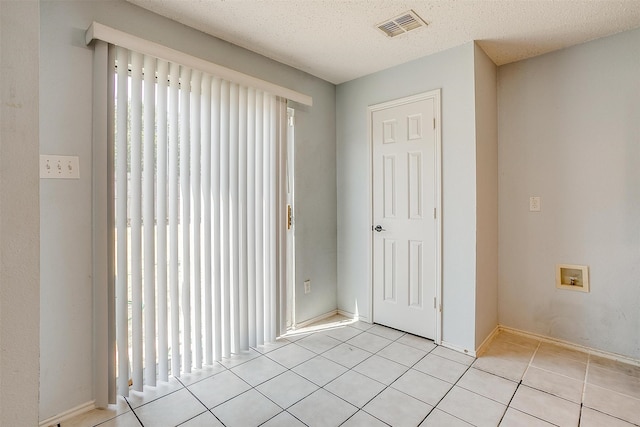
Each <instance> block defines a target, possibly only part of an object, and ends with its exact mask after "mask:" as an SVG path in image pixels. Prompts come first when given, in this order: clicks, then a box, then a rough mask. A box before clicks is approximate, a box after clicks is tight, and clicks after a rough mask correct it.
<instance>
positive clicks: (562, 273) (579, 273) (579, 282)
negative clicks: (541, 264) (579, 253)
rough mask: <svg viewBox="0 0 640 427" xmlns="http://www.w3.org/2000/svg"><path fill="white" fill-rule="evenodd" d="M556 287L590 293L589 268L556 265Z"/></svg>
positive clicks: (584, 266)
mask: <svg viewBox="0 0 640 427" xmlns="http://www.w3.org/2000/svg"><path fill="white" fill-rule="evenodd" d="M556 287H557V288H560V289H569V290H572V291H582V292H589V268H588V267H587V266H586V265H571V264H558V265H556Z"/></svg>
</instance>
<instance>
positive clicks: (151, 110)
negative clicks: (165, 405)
mask: <svg viewBox="0 0 640 427" xmlns="http://www.w3.org/2000/svg"><path fill="white" fill-rule="evenodd" d="M155 77H156V60H155V58H152V57H150V56H145V57H144V86H143V91H144V121H143V125H144V126H143V128H144V145H143V156H144V162H143V164H144V169H143V173H144V175H143V180H142V183H143V188H142V191H143V193H142V199H143V214H142V215H143V221H142V223H143V227H144V282H143V284H144V382H145V384H147V385H150V386H155V385H156V275H155V269H156V244H155V243H156V242H155V236H156V224H155V222H156V221H155V209H154V208H155V144H154V143H155V135H156V124H155V111H156V109H155V103H156V90H155V89H156V78H155Z"/></svg>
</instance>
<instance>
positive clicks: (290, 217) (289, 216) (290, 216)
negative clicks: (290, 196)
mask: <svg viewBox="0 0 640 427" xmlns="http://www.w3.org/2000/svg"><path fill="white" fill-rule="evenodd" d="M292 222H293V210H292V209H291V205H287V230H291V224H292Z"/></svg>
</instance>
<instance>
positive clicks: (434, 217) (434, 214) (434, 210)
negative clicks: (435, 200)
mask: <svg viewBox="0 0 640 427" xmlns="http://www.w3.org/2000/svg"><path fill="white" fill-rule="evenodd" d="M436 218H437V216H436V208H433V219H436Z"/></svg>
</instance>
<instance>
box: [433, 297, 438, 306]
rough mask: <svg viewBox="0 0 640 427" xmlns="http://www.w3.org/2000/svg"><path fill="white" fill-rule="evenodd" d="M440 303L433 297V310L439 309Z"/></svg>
mask: <svg viewBox="0 0 640 427" xmlns="http://www.w3.org/2000/svg"><path fill="white" fill-rule="evenodd" d="M437 306H438V303H437V302H436V297H433V308H437Z"/></svg>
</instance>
